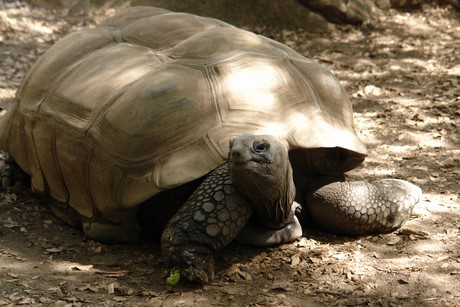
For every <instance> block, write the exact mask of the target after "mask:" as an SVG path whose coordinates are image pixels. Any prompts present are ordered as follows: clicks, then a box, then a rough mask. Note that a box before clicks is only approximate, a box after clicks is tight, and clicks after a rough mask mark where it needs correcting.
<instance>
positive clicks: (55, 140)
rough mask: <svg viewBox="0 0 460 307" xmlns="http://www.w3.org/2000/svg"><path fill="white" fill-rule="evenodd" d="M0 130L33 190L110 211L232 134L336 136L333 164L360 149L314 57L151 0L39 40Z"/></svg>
mask: <svg viewBox="0 0 460 307" xmlns="http://www.w3.org/2000/svg"><path fill="white" fill-rule="evenodd" d="M0 131H1V132H0V134H1V135H0V148H2V149H4V150H6V151H8V152H9V153H10V155H11V156H12V157H13V158H14V159H15V160H16V162H17V163H18V164H19V165H20V167H21V168H22V169H23V170H24V171H26V172H27V173H29V174H30V175H31V177H32V186H33V189H34V190H35V191H37V192H41V193H46V194H50V195H51V196H52V197H53V198H55V199H56V200H58V201H61V202H64V203H68V204H70V206H72V207H73V208H74V209H76V210H77V211H78V212H79V213H80V214H81V215H83V216H86V217H89V218H91V217H93V216H95V215H96V214H99V215H101V216H103V217H105V218H107V219H109V220H112V221H115V222H119V221H122V220H123V219H124V216H125V215H126V214H127V213H128V212H129V211H132V210H134V209H136V207H137V206H138V205H139V204H140V203H141V202H143V201H144V200H146V199H149V198H151V197H152V196H154V195H155V194H157V193H159V192H160V191H162V190H165V189H170V188H173V187H176V186H179V185H182V184H185V183H187V182H190V181H192V180H194V179H196V178H199V177H201V176H203V175H205V174H207V173H208V172H210V171H211V170H213V169H215V168H216V167H217V166H219V165H221V164H223V163H224V162H225V160H226V158H227V154H228V142H229V139H230V138H232V137H235V136H237V135H241V134H245V133H251V134H270V135H274V136H276V137H278V138H279V139H280V140H281V141H283V142H284V143H285V144H286V146H288V148H289V149H301V148H319V147H325V148H335V147H340V148H343V149H345V151H344V152H345V153H346V154H345V155H344V157H343V158H342V160H341V163H342V169H343V170H344V171H348V170H350V169H352V168H354V167H356V166H357V165H359V164H360V163H361V162H362V160H363V159H364V157H365V155H366V148H365V146H364V145H363V143H362V142H361V141H360V140H359V138H358V137H357V135H356V133H355V130H354V128H353V111H352V107H351V103H350V100H349V98H348V96H347V94H346V93H345V91H344V89H343V88H342V86H341V85H340V83H339V82H338V81H337V80H336V79H335V77H334V76H333V75H332V74H331V72H330V71H328V70H327V69H325V68H323V67H322V66H321V65H319V64H318V63H317V62H315V61H313V60H310V59H307V58H305V57H303V56H302V55H300V54H298V53H296V52H295V51H293V50H292V49H290V48H288V47H287V46H285V45H283V44H281V43H278V42H275V41H273V40H271V39H268V38H266V37H263V36H259V35H256V34H253V33H251V32H248V31H244V30H241V29H238V28H235V27H233V26H231V25H229V24H227V23H225V22H222V21H219V20H215V19H211V18H204V17H199V16H195V15H191V14H185V13H174V12H170V11H167V10H164V9H158V8H152V7H134V8H130V9H127V10H126V11H123V12H121V13H120V14H118V15H116V16H114V17H112V18H110V19H108V20H107V21H106V22H105V23H103V24H101V25H100V26H98V27H96V28H94V29H87V30H83V31H79V32H76V33H73V34H70V35H68V36H67V37H65V38H64V39H62V40H60V41H59V42H58V43H56V44H55V45H54V46H52V47H51V48H50V49H49V50H48V51H47V52H46V53H45V54H44V55H43V56H41V57H40V58H39V60H38V61H37V62H36V63H35V64H34V66H33V67H32V69H31V70H30V71H29V73H28V74H27V76H26V78H25V80H24V81H23V83H22V85H21V87H20V88H19V90H18V92H17V102H16V104H15V105H14V107H13V108H12V109H11V110H9V111H8V112H7V114H6V115H5V116H3V117H2V118H1V119H0Z"/></svg>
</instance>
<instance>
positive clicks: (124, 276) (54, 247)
mask: <svg viewBox="0 0 460 307" xmlns="http://www.w3.org/2000/svg"><path fill="white" fill-rule="evenodd" d="M114 12H115V10H114V9H103V10H97V11H94V12H93V14H92V16H81V17H70V16H66V12H65V11H57V12H56V11H54V12H53V11H47V10H44V9H41V8H37V7H33V6H31V5H30V4H27V3H26V2H22V1H14V2H13V1H11V2H9V1H7V2H5V1H3V2H1V3H0V107H1V109H0V115H1V114H3V113H4V112H5V110H4V109H7V108H8V107H9V106H10V104H11V103H12V102H13V97H14V93H15V91H16V89H17V88H18V86H19V84H20V82H21V80H22V79H23V78H24V76H25V73H26V72H27V70H28V68H29V67H30V66H31V65H32V63H33V62H34V61H35V60H36V59H37V57H38V56H39V55H40V54H42V53H43V52H44V51H45V50H46V49H47V48H48V47H49V46H50V45H51V44H53V43H54V42H55V41H57V40H58V39H59V38H61V37H63V36H64V35H65V34H67V33H69V32H71V31H74V30H77V29H80V28H82V27H91V26H94V25H95V24H97V23H98V22H100V21H101V20H103V19H105V18H106V17H108V16H111V15H113V14H114ZM250 30H253V31H256V32H257V33H260V34H264V35H267V36H270V37H272V38H275V39H276V40H279V41H281V42H284V43H286V44H287V45H289V46H291V47H293V48H294V49H296V50H297V51H299V52H301V53H303V54H304V55H305V56H307V57H310V58H314V59H316V60H318V61H320V62H321V63H323V64H324V65H325V66H327V67H328V68H330V69H331V70H332V71H333V72H334V73H335V74H336V76H337V77H338V78H339V79H340V80H341V82H342V83H343V85H344V86H345V88H346V89H347V91H348V92H349V94H350V95H351V97H352V102H353V105H354V110H355V125H356V129H357V132H358V134H359V135H360V137H361V138H362V139H363V141H364V142H365V143H366V144H367V145H368V148H369V152H370V154H369V157H368V158H367V159H366V161H365V163H364V165H363V166H362V167H361V168H359V169H357V170H354V171H352V172H350V173H349V179H350V180H360V179H364V180H369V181H373V180H377V179H380V178H390V177H391V178H401V179H406V180H409V181H411V182H413V183H416V184H418V185H419V186H420V187H421V188H422V189H423V192H424V195H423V197H422V200H421V202H420V203H419V204H418V205H417V207H416V209H415V210H414V213H413V215H412V217H411V220H410V221H409V222H408V223H406V224H405V225H404V226H403V227H402V228H401V229H400V230H398V231H396V232H395V233H391V234H386V235H377V236H367V237H360V238H344V237H335V236H331V235H326V234H322V233H319V232H317V231H314V230H306V231H305V235H304V237H303V238H302V239H300V240H298V241H296V242H294V243H292V244H285V245H282V246H279V247H276V248H253V247H244V246H239V245H237V244H232V245H230V246H229V247H228V248H226V249H225V250H224V251H223V252H222V253H221V254H220V255H218V257H217V261H218V272H219V274H218V278H217V280H216V281H215V282H213V283H211V284H209V285H206V286H196V285H189V284H184V283H179V284H178V285H176V286H168V285H167V284H166V282H165V280H166V276H167V275H168V272H167V268H166V266H165V263H164V261H163V259H162V258H161V254H160V250H159V246H158V245H155V244H150V243H145V244H141V245H137V246H129V245H104V244H100V243H97V242H94V241H91V240H88V239H87V238H85V237H84V236H83V235H82V233H81V232H79V231H78V230H75V229H72V228H69V227H67V226H66V225H64V224H63V223H62V222H60V221H59V220H58V219H56V218H55V217H54V216H53V215H52V214H51V213H50V211H49V210H48V209H47V207H46V204H45V202H44V201H42V200H40V198H37V197H34V196H33V195H16V194H14V193H13V192H12V191H6V190H2V191H0V306H16V305H32V306H39V305H43V306H96V305H97V306H160V305H164V306H194V305H199V306H270V305H272V306H325V305H326V306H334V305H339V306H344V305H346V306H400V305H401V306H459V305H460V201H459V196H460V182H459V181H460V167H459V165H460V140H459V135H460V90H459V89H460V22H459V13H458V12H455V11H453V10H452V9H450V8H448V7H442V8H439V7H429V6H427V7H424V8H423V10H420V11H415V12H411V13H408V12H401V11H394V10H391V11H388V12H386V13H385V15H384V16H381V17H380V18H379V22H378V23H375V24H372V25H368V26H364V27H361V28H356V27H348V26H344V27H336V28H335V30H334V31H332V32H331V33H329V34H322V35H320V34H314V35H313V34H309V33H306V32H303V31H297V32H293V31H286V30H284V31H283V30H274V29H269V28H261V29H250ZM2 109H3V111H2Z"/></svg>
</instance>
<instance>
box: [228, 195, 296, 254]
mask: <svg viewBox="0 0 460 307" xmlns="http://www.w3.org/2000/svg"><path fill="white" fill-rule="evenodd" d="M292 210H293V213H296V212H297V211H300V205H299V204H298V203H294V205H293V206H292ZM301 236H302V225H300V222H299V220H298V219H297V217H296V216H295V215H294V216H293V218H292V220H291V222H289V223H288V224H287V225H286V226H284V227H283V228H281V229H270V228H267V227H264V226H262V225H260V224H257V223H255V222H252V221H250V222H249V223H247V224H246V225H245V226H244V227H243V229H241V231H240V232H239V233H238V236H237V237H236V241H237V242H238V243H241V244H246V245H252V246H273V245H278V244H283V243H288V242H292V241H294V240H296V239H298V238H300V237H301Z"/></svg>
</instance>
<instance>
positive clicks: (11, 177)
mask: <svg viewBox="0 0 460 307" xmlns="http://www.w3.org/2000/svg"><path fill="white" fill-rule="evenodd" d="M1 179H2V183H1V184H2V188H9V187H14V188H16V189H19V190H23V189H26V188H27V187H29V186H30V176H29V175H28V174H26V173H25V172H24V171H23V170H22V169H21V168H20V167H19V165H17V164H16V162H15V161H14V160H13V159H12V158H11V157H7V158H6V159H5V163H4V165H3V168H2V170H1Z"/></svg>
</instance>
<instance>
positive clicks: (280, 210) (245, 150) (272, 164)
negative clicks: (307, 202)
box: [228, 134, 295, 229]
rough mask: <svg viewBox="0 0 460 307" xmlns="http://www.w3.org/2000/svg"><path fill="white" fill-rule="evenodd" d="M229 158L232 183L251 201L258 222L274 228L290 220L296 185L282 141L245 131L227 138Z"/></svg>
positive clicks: (280, 226) (282, 225)
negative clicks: (243, 133) (230, 138)
mask: <svg viewBox="0 0 460 307" xmlns="http://www.w3.org/2000/svg"><path fill="white" fill-rule="evenodd" d="M228 161H229V164H228V168H229V172H230V176H231V178H232V181H233V184H234V185H235V186H236V188H237V189H238V190H239V191H240V192H241V193H242V194H243V195H245V196H246V197H247V198H249V199H250V200H251V201H252V203H253V206H254V217H255V219H256V221H257V222H259V223H261V224H262V225H264V226H266V227H269V228H275V229H276V228H282V227H284V226H285V225H286V224H287V223H289V222H290V221H291V219H292V218H293V212H294V210H292V206H293V202H294V197H295V186H294V181H293V178H292V168H291V164H290V163H289V157H288V151H287V148H286V146H285V145H284V144H283V143H281V142H280V141H279V140H278V139H276V138H275V137H273V136H270V135H252V134H245V135H242V136H239V137H237V138H235V139H233V140H231V141H230V150H229V155H228Z"/></svg>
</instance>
